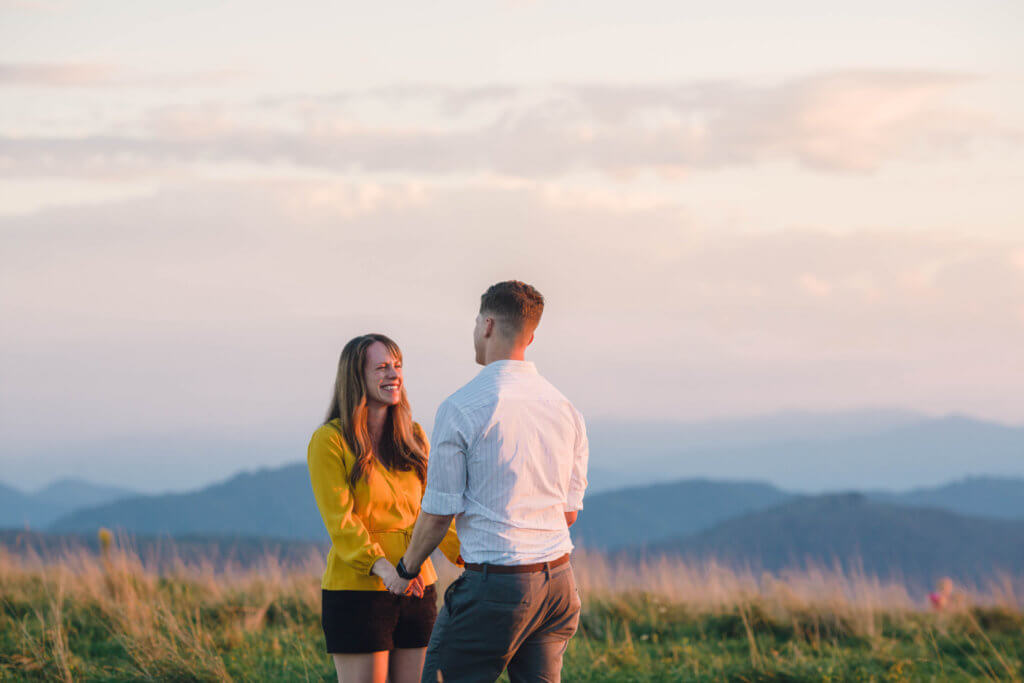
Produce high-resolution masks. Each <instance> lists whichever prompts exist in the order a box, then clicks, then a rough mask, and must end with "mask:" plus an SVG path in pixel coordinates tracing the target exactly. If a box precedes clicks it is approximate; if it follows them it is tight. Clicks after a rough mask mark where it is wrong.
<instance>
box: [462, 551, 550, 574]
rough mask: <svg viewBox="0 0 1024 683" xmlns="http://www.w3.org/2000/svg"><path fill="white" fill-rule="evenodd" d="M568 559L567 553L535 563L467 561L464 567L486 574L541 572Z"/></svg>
mask: <svg viewBox="0 0 1024 683" xmlns="http://www.w3.org/2000/svg"><path fill="white" fill-rule="evenodd" d="M568 561H569V555H567V554H566V555H562V556H561V557H559V558H558V559H557V560H551V561H550V562H538V563H536V564H512V565H508V564H476V563H475V562H467V563H466V569H469V570H471V571H474V572H483V571H486V572H487V573H488V574H525V573H527V572H542V571H544V570H545V569H548V570H550V569H554V568H555V567H561V566H562V565H563V564H565V563H566V562H568Z"/></svg>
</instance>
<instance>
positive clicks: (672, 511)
mask: <svg viewBox="0 0 1024 683" xmlns="http://www.w3.org/2000/svg"><path fill="white" fill-rule="evenodd" d="M790 498H792V494H789V493H786V492H784V491H780V490H779V489H777V488H775V487H774V486H770V485H768V484H762V483H757V482H725V481H709V480H706V479H688V480H685V481H677V482H673V483H671V484H657V485H654V486H644V487H637V488H630V489H624V490H621V491H610V492H607V493H599V494H596V495H593V496H588V497H587V498H586V499H585V500H584V510H583V512H582V513H581V514H580V516H579V521H577V522H576V524H575V525H573V527H572V537H573V541H574V542H575V543H576V544H578V545H581V546H583V547H586V548H593V549H599V550H611V549H615V548H619V547H621V546H626V545H637V544H643V543H651V542H655V541H658V540H662V539H666V538H672V537H677V536H684V535H688V534H692V533H695V532H697V531H701V530H703V529H707V528H709V527H711V526H714V525H715V524H717V523H719V522H721V521H724V520H726V519H731V518H733V517H737V516H739V515H742V514H744V513H747V512H752V511H755V510H760V509H763V508H767V507H771V506H773V505H778V504H779V503H781V502H783V501H785V500H789V499H790Z"/></svg>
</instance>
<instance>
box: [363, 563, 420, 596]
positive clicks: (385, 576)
mask: <svg viewBox="0 0 1024 683" xmlns="http://www.w3.org/2000/svg"><path fill="white" fill-rule="evenodd" d="M370 571H371V573H373V574H376V575H377V576H379V577H380V580H381V581H383V582H384V586H385V587H386V588H387V589H388V591H390V592H391V593H394V594H395V595H412V596H415V597H417V598H422V597H423V590H424V585H423V578H422V577H421V576H417V577H416V578H414V579H412V580H408V579H403V578H402V577H401V576H399V575H398V572H397V571H395V566H394V565H393V564H391V563H390V562H388V561H387V560H386V559H385V558H383V557H382V558H380V559H379V560H377V561H376V562H374V563H373V568H372V569H371V570H370Z"/></svg>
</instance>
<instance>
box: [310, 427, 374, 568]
mask: <svg viewBox="0 0 1024 683" xmlns="http://www.w3.org/2000/svg"><path fill="white" fill-rule="evenodd" d="M306 462H307V464H308V465H309V480H310V483H311V484H312V485H313V496H314V498H316V505H317V507H318V508H319V509H320V516H321V517H322V518H323V520H324V526H326V527H327V533H328V534H330V537H331V543H332V544H333V545H334V549H335V552H336V554H337V555H338V557H339V558H340V559H341V560H342V561H343V562H345V563H346V564H349V565H351V566H352V567H354V568H355V569H356V571H358V572H359V573H361V574H367V575H369V574H370V573H373V571H372V570H373V568H374V564H375V563H377V561H378V560H381V559H384V558H385V555H384V549H383V548H381V546H380V544H379V543H374V542H373V540H372V539H371V538H370V533H369V531H367V530H366V526H365V525H364V524H363V522H362V520H361V519H359V517H358V516H357V515H356V514H355V510H354V505H355V501H354V499H353V496H352V489H351V487H350V486H349V483H348V475H347V470H346V467H345V461H344V449H343V447H342V445H341V435H340V434H338V432H337V431H336V430H334V429H333V428H331V427H322V428H320V429H318V430H317V431H316V432H315V433H314V434H313V438H312V439H311V440H310V442H309V451H308V453H307V456H306ZM384 564H387V565H388V566H389V567H390V564H391V563H390V562H387V560H386V559H384V562H381V563H380V565H381V566H379V567H378V570H381V569H384V567H383V565H384ZM391 571H392V572H393V571H394V568H393V567H391ZM378 575H379V576H380V573H379V572H378ZM382 578H384V577H383V576H382Z"/></svg>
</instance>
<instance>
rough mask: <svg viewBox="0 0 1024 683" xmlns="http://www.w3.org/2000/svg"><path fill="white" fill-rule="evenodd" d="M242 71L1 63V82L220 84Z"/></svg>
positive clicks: (161, 85) (147, 85)
mask: <svg viewBox="0 0 1024 683" xmlns="http://www.w3.org/2000/svg"><path fill="white" fill-rule="evenodd" d="M242 75H244V72H243V71H241V70H238V69H219V70H208V71H201V72H194V73H163V74H160V73H141V72H138V71H135V70H131V69H125V68H121V67H117V66H112V65H110V64H94V63H64V64H43V63H32V64H30V63H17V64H14V63H6V64H0V86H47V87H137V88H139V87H141V88H165V87H182V86H201V85H219V84H222V83H225V82H227V81H230V80H234V79H237V78H238V77H240V76H242Z"/></svg>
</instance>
